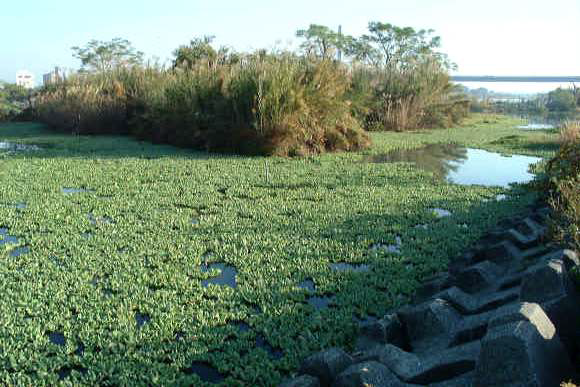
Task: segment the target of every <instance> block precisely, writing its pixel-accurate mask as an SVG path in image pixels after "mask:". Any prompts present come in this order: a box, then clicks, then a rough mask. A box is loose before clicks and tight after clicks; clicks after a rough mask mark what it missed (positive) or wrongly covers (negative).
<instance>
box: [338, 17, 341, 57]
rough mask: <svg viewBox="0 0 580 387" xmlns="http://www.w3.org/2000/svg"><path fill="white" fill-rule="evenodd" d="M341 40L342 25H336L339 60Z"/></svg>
mask: <svg viewBox="0 0 580 387" xmlns="http://www.w3.org/2000/svg"><path fill="white" fill-rule="evenodd" d="M341 41H342V25H339V26H338V44H339V46H338V61H339V62H341V61H342V47H340V44H341Z"/></svg>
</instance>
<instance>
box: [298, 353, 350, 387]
mask: <svg viewBox="0 0 580 387" xmlns="http://www.w3.org/2000/svg"><path fill="white" fill-rule="evenodd" d="M352 363H353V359H352V357H351V356H350V355H349V354H347V353H346V352H344V351H343V350H342V349H340V348H330V349H327V350H326V351H323V352H319V353H315V354H314V355H311V356H309V357H307V358H306V359H305V360H304V361H303V362H302V365H301V367H300V373H301V374H308V375H310V376H314V377H316V378H318V379H319V380H320V385H321V386H330V385H332V382H333V380H334V377H335V376H336V375H338V374H339V373H341V372H342V371H343V370H344V369H345V368H347V367H349V366H350V365H351V364H352Z"/></svg>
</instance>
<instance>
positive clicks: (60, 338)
mask: <svg viewBox="0 0 580 387" xmlns="http://www.w3.org/2000/svg"><path fill="white" fill-rule="evenodd" d="M47 336H48V340H49V341H50V342H51V343H52V344H55V345H58V346H61V347H64V346H65V345H66V338H65V337H64V335H63V334H62V333H61V332H48V333H47Z"/></svg>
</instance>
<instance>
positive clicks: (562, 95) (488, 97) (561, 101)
mask: <svg viewBox="0 0 580 387" xmlns="http://www.w3.org/2000/svg"><path fill="white" fill-rule="evenodd" d="M484 91H487V90H485V89H477V90H470V91H467V93H468V94H469V95H470V97H472V101H471V110H472V111H474V112H493V113H507V114H548V113H573V112H576V111H578V110H580V88H578V87H576V85H573V86H572V87H570V88H561V87H559V88H557V89H555V90H552V91H550V92H549V93H546V94H540V95H538V96H536V97H534V98H530V99H523V98H522V99H521V100H520V101H501V100H493V97H494V96H493V94H490V93H485V92H484Z"/></svg>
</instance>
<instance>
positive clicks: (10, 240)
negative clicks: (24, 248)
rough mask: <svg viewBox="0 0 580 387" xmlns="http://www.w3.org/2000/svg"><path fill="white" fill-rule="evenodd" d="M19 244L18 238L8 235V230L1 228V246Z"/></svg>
mask: <svg viewBox="0 0 580 387" xmlns="http://www.w3.org/2000/svg"><path fill="white" fill-rule="evenodd" d="M15 244H18V238H17V237H15V236H12V235H8V229H6V228H0V246H3V245H15Z"/></svg>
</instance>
